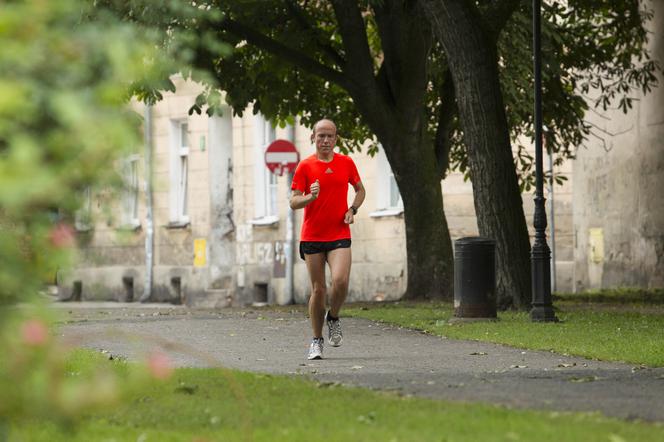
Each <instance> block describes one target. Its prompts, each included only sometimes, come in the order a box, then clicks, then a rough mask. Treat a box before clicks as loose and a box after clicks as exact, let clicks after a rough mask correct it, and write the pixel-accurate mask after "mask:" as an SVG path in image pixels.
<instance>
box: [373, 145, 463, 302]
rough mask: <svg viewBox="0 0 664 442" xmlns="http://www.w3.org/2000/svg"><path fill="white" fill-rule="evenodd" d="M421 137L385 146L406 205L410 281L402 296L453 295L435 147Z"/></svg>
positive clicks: (450, 243)
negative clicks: (428, 144)
mask: <svg viewBox="0 0 664 442" xmlns="http://www.w3.org/2000/svg"><path fill="white" fill-rule="evenodd" d="M427 143H428V141H426V139H422V137H421V136H418V137H416V139H411V140H405V139H403V138H402V139H400V140H398V141H395V142H393V143H391V144H390V145H385V151H386V154H387V155H388V158H390V164H391V166H392V170H393V172H394V177H395V179H396V181H397V185H398V186H399V192H400V193H401V198H402V200H403V204H404V217H405V226H406V250H407V256H408V282H407V284H408V286H407V288H406V292H405V294H404V298H405V299H446V300H451V299H452V298H453V296H454V267H453V259H454V258H453V253H452V242H451V240H450V233H449V230H448V227H447V220H446V219H445V212H444V210H443V194H442V191H441V187H440V179H439V178H438V174H437V170H436V159H435V155H434V150H433V146H427V145H426V144H427Z"/></svg>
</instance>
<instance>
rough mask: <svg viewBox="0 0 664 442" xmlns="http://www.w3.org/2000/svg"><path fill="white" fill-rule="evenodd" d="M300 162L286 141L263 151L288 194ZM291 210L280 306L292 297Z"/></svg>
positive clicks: (267, 162) (287, 226) (298, 155)
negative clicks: (284, 182)
mask: <svg viewBox="0 0 664 442" xmlns="http://www.w3.org/2000/svg"><path fill="white" fill-rule="evenodd" d="M292 132H293V129H292V127H291V134H290V138H294V133H292ZM299 162H300V154H299V153H298V151H297V148H296V147H295V145H294V144H293V143H292V142H290V141H287V140H275V141H273V142H272V143H271V144H270V145H269V146H268V147H267V149H266V150H265V165H266V166H267V168H268V169H270V172H272V173H274V174H275V175H279V176H281V175H283V174H284V172H286V173H287V175H288V190H287V191H288V192H289V193H290V188H291V184H292V183H293V174H294V173H295V168H296V167H297V163H299ZM293 227H294V222H293V210H292V209H291V208H290V207H289V208H288V216H287V218H286V242H285V243H284V254H285V255H286V275H285V276H286V287H285V292H286V296H285V299H283V300H282V302H281V304H284V305H285V304H292V303H293V300H294V296H293V265H294V262H293V261H294V256H293V255H294V253H293V250H294V242H295V241H294V234H293Z"/></svg>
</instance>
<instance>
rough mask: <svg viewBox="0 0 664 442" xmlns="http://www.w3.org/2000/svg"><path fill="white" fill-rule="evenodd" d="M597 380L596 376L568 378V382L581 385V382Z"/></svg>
mask: <svg viewBox="0 0 664 442" xmlns="http://www.w3.org/2000/svg"><path fill="white" fill-rule="evenodd" d="M598 379H599V378H598V377H597V376H583V377H571V378H569V381H570V382H575V383H582V382H595V381H596V380H598Z"/></svg>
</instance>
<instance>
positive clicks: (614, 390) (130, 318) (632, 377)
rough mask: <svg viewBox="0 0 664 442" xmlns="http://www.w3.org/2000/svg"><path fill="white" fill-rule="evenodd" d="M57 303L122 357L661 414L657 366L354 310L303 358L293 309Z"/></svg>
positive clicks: (456, 396)
mask: <svg viewBox="0 0 664 442" xmlns="http://www.w3.org/2000/svg"><path fill="white" fill-rule="evenodd" d="M58 308H59V309H61V310H62V311H63V313H64V317H65V324H64V325H63V326H62V328H61V330H60V331H61V334H62V338H63V339H65V340H67V341H69V342H73V343H74V344H75V345H80V346H84V347H89V348H95V349H101V350H104V351H108V352H110V353H111V354H113V355H116V356H123V357H126V358H128V359H129V360H140V359H141V358H144V357H145V355H146V354H147V353H148V352H149V351H150V350H152V349H154V348H156V347H160V348H162V349H163V350H164V351H166V352H167V353H168V355H169V356H170V358H171V360H172V361H173V363H174V364H175V365H177V366H182V367H203V366H213V365H221V366H225V367H229V368H237V369H241V370H251V371H257V372H268V373H275V374H286V375H295V376H306V377H308V378H311V379H314V380H317V381H319V382H324V383H341V384H345V385H355V386H362V387H368V388H372V389H378V390H389V391H396V392H399V393H401V394H412V395H418V396H425V397H431V398H436V399H444V400H452V401H473V402H488V403H494V404H501V405H505V406H509V407H515V408H533V409H544V410H559V411H585V412H594V411H598V412H601V413H604V414H605V415H608V416H614V417H619V418H622V419H641V420H647V421H660V422H664V368H657V369H652V368H645V367H639V366H634V365H629V364H622V363H609V362H600V361H593V360H588V359H583V358H579V357H571V356H563V355H559V354H554V353H549V352H538V351H530V350H520V349H515V348H511V347H506V346H502V345H495V344H487V343H481V342H475V341H460V340H451V339H445V338H440V337H435V336H431V335H427V334H422V333H420V332H417V331H412V330H407V329H401V328H398V327H392V326H386V325H384V324H379V323H375V322H372V321H369V320H365V319H354V318H342V325H343V331H344V344H343V346H341V347H339V348H332V347H329V346H326V347H325V353H324V356H325V359H323V360H321V361H307V360H306V357H305V356H306V351H307V348H308V344H309V340H310V334H311V333H310V329H309V324H308V320H307V318H306V317H305V316H304V314H303V313H302V312H301V311H300V310H298V309H294V310H283V311H267V310H266V311H263V310H260V309H244V310H228V311H225V310H224V311H198V310H195V311H191V310H186V309H184V308H181V307H177V308H173V307H167V306H163V305H147V306H141V307H140V308H137V307H136V306H135V305H131V304H124V305H122V304H115V303H113V304H59V305H58ZM663 345H664V344H663Z"/></svg>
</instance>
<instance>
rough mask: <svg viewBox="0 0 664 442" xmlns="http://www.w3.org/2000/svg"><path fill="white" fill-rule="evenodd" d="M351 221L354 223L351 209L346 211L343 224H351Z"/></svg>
mask: <svg viewBox="0 0 664 442" xmlns="http://www.w3.org/2000/svg"><path fill="white" fill-rule="evenodd" d="M353 221H355V216H354V215H353V209H350V208H349V209H348V210H347V211H346V215H345V216H344V222H345V223H346V224H353Z"/></svg>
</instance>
